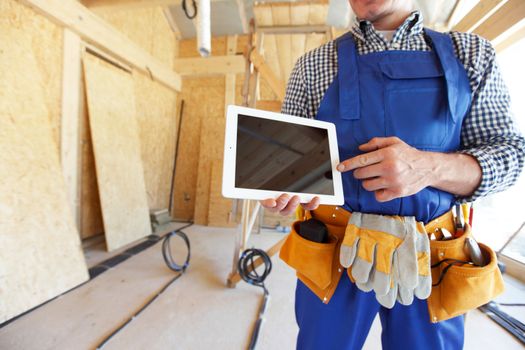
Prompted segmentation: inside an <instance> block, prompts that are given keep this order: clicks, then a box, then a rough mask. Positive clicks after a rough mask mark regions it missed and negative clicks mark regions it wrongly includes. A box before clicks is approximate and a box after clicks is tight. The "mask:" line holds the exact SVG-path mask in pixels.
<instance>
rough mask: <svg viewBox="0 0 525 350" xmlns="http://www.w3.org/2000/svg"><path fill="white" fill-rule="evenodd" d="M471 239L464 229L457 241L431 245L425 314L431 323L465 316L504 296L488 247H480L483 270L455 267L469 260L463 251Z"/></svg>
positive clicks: (462, 265) (463, 264)
mask: <svg viewBox="0 0 525 350" xmlns="http://www.w3.org/2000/svg"><path fill="white" fill-rule="evenodd" d="M470 236H471V228H470V226H468V225H466V230H465V233H464V234H463V235H462V236H461V237H459V238H456V239H451V240H444V241H430V254H431V265H432V285H433V287H432V294H431V295H430V297H429V298H428V310H429V314H430V321H431V322H432V323H436V322H439V321H444V320H447V319H450V318H452V317H456V316H459V315H461V314H464V313H466V312H467V311H469V310H472V309H475V308H477V307H479V306H481V305H483V304H486V303H488V302H489V301H490V300H492V299H494V298H495V297H496V296H498V295H499V294H500V293H502V292H503V289H504V285H503V278H502V276H501V273H500V271H499V269H498V264H497V260H496V254H495V252H494V251H493V250H492V249H491V248H490V247H488V246H486V245H484V244H479V246H480V249H481V251H482V254H483V255H484V258H485V261H486V265H485V266H481V267H480V266H474V265H471V264H465V263H458V261H465V262H466V261H468V259H469V257H468V256H467V254H466V253H465V249H464V247H465V239H466V238H467V237H470Z"/></svg>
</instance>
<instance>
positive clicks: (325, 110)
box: [295, 30, 471, 350]
mask: <svg viewBox="0 0 525 350" xmlns="http://www.w3.org/2000/svg"><path fill="white" fill-rule="evenodd" d="M425 36H426V38H427V41H428V42H429V43H430V45H431V47H432V51H382V52H375V53H370V54H365V55H358V54H357V51H356V45H355V42H354V39H353V36H352V35H351V33H347V34H346V35H344V36H342V37H341V38H339V39H338V40H337V41H336V46H337V59H338V72H337V75H336V77H335V78H334V80H333V82H332V84H331V85H330V86H329V88H328V90H327V91H326V93H325V95H324V97H323V100H322V101H321V105H320V107H319V110H318V113H317V119H319V120H325V121H329V122H332V123H334V124H335V125H336V129H337V140H338V143H339V157H340V159H341V160H345V159H348V158H351V157H354V156H356V155H358V154H361V153H362V152H361V151H359V149H358V146H359V145H361V144H363V143H366V142H368V141H369V140H370V139H371V138H373V137H388V136H397V137H399V138H400V139H401V140H403V141H404V142H406V143H407V144H409V145H411V146H413V147H415V148H418V149H420V150H425V151H436V152H453V151H456V150H457V149H458V148H459V145H460V132H461V124H462V122H463V118H464V116H465V114H466V113H467V111H468V109H469V106H470V101H471V89H470V85H469V80H468V77H467V74H466V72H465V69H464V68H463V65H462V64H461V62H460V61H459V60H458V59H457V58H456V57H455V55H454V49H453V46H452V41H451V39H450V37H449V36H448V35H445V34H441V33H437V32H434V31H430V30H425ZM343 189H344V194H345V204H344V208H345V209H347V210H349V211H359V212H364V213H376V214H386V215H403V216H415V217H416V219H417V220H418V221H422V222H424V223H427V222H429V221H431V220H432V219H434V218H436V217H438V216H440V215H442V214H444V213H445V212H447V211H448V210H450V208H451V207H452V205H453V201H454V196H453V195H452V194H450V193H447V192H444V191H440V190H437V189H435V188H431V187H427V188H425V189H423V190H422V191H420V192H419V193H417V194H414V195H412V196H409V197H404V198H400V199H395V200H392V201H389V202H385V203H380V202H378V201H377V200H376V199H375V197H374V193H373V192H369V191H366V190H365V189H364V188H363V187H362V185H361V181H360V180H357V179H355V178H354V177H353V174H352V172H347V173H343ZM295 305H296V318H297V323H298V325H299V336H298V342H297V348H298V349H301V350H302V349H338V350H339V349H348V350H349V349H360V348H361V347H362V346H363V344H364V342H365V339H366V337H367V334H368V331H369V329H370V326H371V324H372V321H373V320H374V318H375V315H376V314H377V312H379V314H380V318H381V323H382V343H383V348H384V349H403V350H406V349H447V350H450V349H461V348H462V347H463V328H464V325H463V317H456V318H454V319H451V320H448V321H443V322H440V323H437V324H432V323H430V320H429V315H428V309H427V302H426V300H419V299H414V303H413V304H412V305H410V306H403V305H401V304H398V303H396V305H395V306H394V308H393V309H391V310H389V309H386V308H383V307H381V305H380V304H378V302H377V301H376V299H375V295H374V293H373V292H369V293H364V292H362V291H360V290H359V289H357V287H355V285H354V284H352V283H351V282H350V280H349V279H348V278H345V276H344V275H343V277H342V278H341V280H340V282H339V285H338V287H337V289H336V292H335V294H334V296H333V297H332V299H331V300H330V302H329V303H328V304H323V303H322V302H321V301H320V300H319V299H318V298H317V296H315V295H314V294H313V293H312V292H311V291H310V290H309V289H308V288H307V287H306V286H305V285H304V284H303V283H302V282H300V281H298V285H297V289H296V304H295Z"/></svg>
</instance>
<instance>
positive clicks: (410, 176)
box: [337, 137, 433, 202]
mask: <svg viewBox="0 0 525 350" xmlns="http://www.w3.org/2000/svg"><path fill="white" fill-rule="evenodd" d="M359 149H360V150H361V151H363V152H366V153H364V154H361V155H358V156H356V157H353V158H350V159H347V160H345V161H343V162H341V163H340V164H339V165H338V166H337V170H339V171H341V172H346V171H350V170H353V171H354V174H353V175H354V177H355V178H356V179H360V180H363V187H364V189H365V190H367V191H373V192H375V197H376V199H377V200H378V201H379V202H386V201H389V200H392V199H395V198H400V197H406V196H410V195H412V194H414V193H417V192H419V191H421V190H422V189H423V188H425V187H427V186H429V185H430V183H431V181H432V175H433V174H432V172H433V169H432V160H431V159H432V157H431V154H432V153H431V152H424V151H420V150H418V149H416V148H413V147H411V146H409V145H407V144H406V143H405V142H403V141H402V140H400V139H399V138H397V137H375V138H373V139H371V140H370V141H368V142H367V143H365V144H362V145H361V146H359Z"/></svg>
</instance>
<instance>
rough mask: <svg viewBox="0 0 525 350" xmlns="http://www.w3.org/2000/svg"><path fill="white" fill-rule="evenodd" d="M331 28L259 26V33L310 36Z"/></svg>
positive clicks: (316, 26)
mask: <svg viewBox="0 0 525 350" xmlns="http://www.w3.org/2000/svg"><path fill="white" fill-rule="evenodd" d="M329 30H330V27H328V26H324V25H295V26H294V25H289V26H259V27H257V31H258V32H260V33H266V34H310V33H326V32H327V31H329Z"/></svg>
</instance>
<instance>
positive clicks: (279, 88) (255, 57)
mask: <svg viewBox="0 0 525 350" xmlns="http://www.w3.org/2000/svg"><path fill="white" fill-rule="evenodd" d="M250 61H252V63H253V65H254V67H255V69H257V71H258V72H259V73H260V74H261V76H262V77H263V78H264V80H266V82H267V83H268V85H270V88H271V89H272V90H273V92H274V93H275V94H276V95H277V98H278V99H279V100H280V101H283V100H284V95H285V90H286V86H285V85H284V83H283V82H282V81H281V80H280V79H279V78H277V76H276V75H275V73H274V72H273V71H272V69H271V68H270V67H269V66H268V65H267V64H266V61H265V60H264V57H262V56H261V55H260V54H259V53H258V52H257V51H256V50H253V51H252V52H251V54H250Z"/></svg>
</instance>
